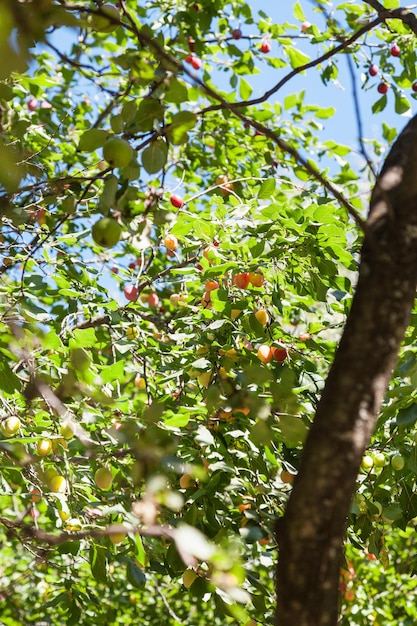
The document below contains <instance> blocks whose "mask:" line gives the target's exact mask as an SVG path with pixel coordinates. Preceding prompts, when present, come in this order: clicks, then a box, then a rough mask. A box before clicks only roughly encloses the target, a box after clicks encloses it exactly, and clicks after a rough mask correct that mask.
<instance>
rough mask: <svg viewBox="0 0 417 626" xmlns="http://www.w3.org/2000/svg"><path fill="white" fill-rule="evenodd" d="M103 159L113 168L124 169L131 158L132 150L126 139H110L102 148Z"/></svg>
mask: <svg viewBox="0 0 417 626" xmlns="http://www.w3.org/2000/svg"><path fill="white" fill-rule="evenodd" d="M103 157H104V159H105V160H106V161H107V163H110V165H112V166H113V167H126V165H129V163H130V161H131V160H132V158H133V148H132V147H131V145H130V144H129V142H128V141H126V139H122V138H121V137H110V139H107V141H106V143H105V144H104V146H103Z"/></svg>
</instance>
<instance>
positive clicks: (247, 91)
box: [239, 78, 253, 100]
mask: <svg viewBox="0 0 417 626" xmlns="http://www.w3.org/2000/svg"><path fill="white" fill-rule="evenodd" d="M252 91H253V89H252V87H251V85H250V84H249V83H248V82H247V81H246V80H245V79H244V78H240V80H239V94H240V97H241V98H242V100H249V98H250V97H251V94H252Z"/></svg>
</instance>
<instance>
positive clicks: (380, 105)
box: [372, 94, 388, 113]
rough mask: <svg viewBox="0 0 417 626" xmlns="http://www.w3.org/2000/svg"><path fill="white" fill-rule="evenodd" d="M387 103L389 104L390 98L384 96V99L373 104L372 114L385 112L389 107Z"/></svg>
mask: <svg viewBox="0 0 417 626" xmlns="http://www.w3.org/2000/svg"><path fill="white" fill-rule="evenodd" d="M387 102H388V98H387V96H386V95H385V94H384V95H383V96H382V98H380V99H379V100H377V101H376V102H374V103H373V105H372V113H380V112H381V111H383V110H384V109H385V107H386V106H387Z"/></svg>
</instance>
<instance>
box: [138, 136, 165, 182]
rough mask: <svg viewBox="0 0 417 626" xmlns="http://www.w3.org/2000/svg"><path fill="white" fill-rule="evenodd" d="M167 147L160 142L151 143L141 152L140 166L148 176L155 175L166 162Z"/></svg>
mask: <svg viewBox="0 0 417 626" xmlns="http://www.w3.org/2000/svg"><path fill="white" fill-rule="evenodd" d="M167 158H168V147H167V145H166V143H165V142H164V141H162V140H159V141H153V142H152V143H151V144H150V145H149V146H148V147H147V148H145V150H144V151H143V152H142V165H143V167H144V168H145V170H146V171H147V172H148V174H156V172H159V171H160V170H161V169H162V168H163V167H164V165H165V164H166V162H167Z"/></svg>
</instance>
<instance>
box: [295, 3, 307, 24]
mask: <svg viewBox="0 0 417 626" xmlns="http://www.w3.org/2000/svg"><path fill="white" fill-rule="evenodd" d="M293 13H294V17H295V19H296V20H299V21H300V22H304V21H305V19H306V16H305V15H304V11H303V9H302V7H301V4H300V3H299V2H296V3H295V4H294V7H293Z"/></svg>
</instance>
